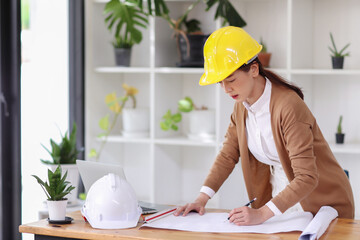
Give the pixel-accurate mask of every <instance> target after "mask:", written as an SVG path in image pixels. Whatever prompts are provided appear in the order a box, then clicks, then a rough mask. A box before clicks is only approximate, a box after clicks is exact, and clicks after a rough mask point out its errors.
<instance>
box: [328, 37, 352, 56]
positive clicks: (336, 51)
mask: <svg viewBox="0 0 360 240" xmlns="http://www.w3.org/2000/svg"><path fill="white" fill-rule="evenodd" d="M330 39H331V43H332V47H333V48H331V47H330V46H329V47H328V48H329V50H330V52H331V53H332V56H333V57H345V56H349V54H350V53H349V52H347V53H343V52H344V51H345V49H346V48H348V47H349V46H350V43H348V44H346V45H345V47H343V48H342V49H341V50H340V51H338V50H337V48H336V45H335V41H334V37H333V35H332V33H330Z"/></svg>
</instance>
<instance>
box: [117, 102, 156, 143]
mask: <svg viewBox="0 0 360 240" xmlns="http://www.w3.org/2000/svg"><path fill="white" fill-rule="evenodd" d="M122 120H123V132H122V133H123V136H124V137H148V136H149V125H150V124H149V122H150V117H149V109H147V108H124V109H123V112H122Z"/></svg>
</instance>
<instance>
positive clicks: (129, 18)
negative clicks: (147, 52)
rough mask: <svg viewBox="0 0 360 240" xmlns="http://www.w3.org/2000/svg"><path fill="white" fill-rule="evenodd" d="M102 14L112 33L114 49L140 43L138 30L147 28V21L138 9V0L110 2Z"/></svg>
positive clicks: (140, 37) (115, 0) (112, 0)
mask: <svg viewBox="0 0 360 240" xmlns="http://www.w3.org/2000/svg"><path fill="white" fill-rule="evenodd" d="M140 2H141V1H140ZM104 14H105V15H106V18H105V23H106V26H107V28H108V29H109V31H111V32H113V33H114V41H113V45H114V47H115V48H131V47H132V46H133V45H134V44H138V43H140V42H141V40H142V33H141V31H140V30H139V29H138V28H139V27H142V28H147V25H148V19H147V14H146V13H145V12H144V11H143V10H142V9H140V8H139V4H138V0H125V1H121V0H110V2H108V3H107V4H106V5H105V9H104Z"/></svg>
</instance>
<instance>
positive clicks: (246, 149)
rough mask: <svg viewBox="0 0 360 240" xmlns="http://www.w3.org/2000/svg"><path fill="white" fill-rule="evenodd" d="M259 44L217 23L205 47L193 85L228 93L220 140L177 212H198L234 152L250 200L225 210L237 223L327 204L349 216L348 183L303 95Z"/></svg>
mask: <svg viewBox="0 0 360 240" xmlns="http://www.w3.org/2000/svg"><path fill="white" fill-rule="evenodd" d="M261 48H262V46H261V45H259V44H258V43H257V42H256V41H255V40H254V39H253V38H252V37H251V36H250V35H248V34H247V33H246V32H245V31H244V30H243V29H241V28H237V27H224V28H221V29H219V30H217V31H215V32H214V33H213V34H211V35H210V37H209V38H208V40H207V41H206V43H205V46H204V58H205V73H204V74H203V76H202V77H201V79H200V85H208V84H213V83H218V84H220V86H221V87H222V88H223V89H224V91H225V93H226V94H228V95H229V96H230V97H232V98H233V99H234V100H235V105H234V111H233V113H232V115H231V121H230V125H229V127H228V130H227V133H226V136H225V141H224V143H223V147H222V149H221V151H220V153H219V154H218V156H217V157H216V160H215V162H214V164H213V166H212V168H211V170H210V173H209V175H208V177H207V178H206V180H205V183H204V186H203V187H202V189H201V190H200V194H199V196H198V198H197V199H196V200H195V201H194V202H193V203H189V204H186V205H185V206H181V207H179V208H178V209H177V211H176V212H175V213H174V214H175V215H176V216H178V215H180V214H182V215H184V216H185V215H187V214H188V213H189V212H190V211H192V210H195V211H197V212H199V213H200V214H201V215H202V214H204V212H205V205H206V203H207V201H208V200H209V199H210V198H211V197H212V196H213V195H214V194H215V192H217V191H218V190H219V188H220V187H221V185H222V184H223V182H224V181H225V180H226V178H227V177H228V176H229V175H230V173H231V172H232V170H233V169H234V167H235V165H236V164H237V163H238V161H239V157H241V166H242V170H243V175H244V180H245V185H246V188H247V192H248V196H249V199H254V198H256V201H254V202H253V203H252V204H251V206H252V208H249V207H247V206H242V207H239V208H235V209H233V210H232V211H231V212H230V213H229V221H230V222H232V223H234V224H237V225H254V224H260V223H262V222H264V221H266V220H267V219H269V218H270V217H272V216H274V215H279V214H282V213H284V212H285V211H310V212H312V213H313V214H316V213H317V211H318V210H319V209H320V207H322V206H331V207H333V208H335V209H336V210H337V211H338V214H339V217H342V218H354V200H353V194H352V190H351V186H350V183H349V181H348V179H347V177H346V174H345V173H344V171H343V169H342V168H341V167H340V165H339V164H338V162H337V161H336V159H335V157H334V156H333V154H332V152H331V150H330V148H329V145H328V144H327V142H326V140H325V139H324V137H323V135H322V133H321V131H320V129H319V126H318V125H317V123H316V120H315V118H314V116H313V115H312V113H311V112H310V110H309V109H308V108H307V106H306V104H305V103H304V101H303V98H304V96H303V93H302V91H301V90H300V89H299V88H298V87H296V86H294V85H292V84H290V83H288V82H287V81H285V80H283V79H281V78H280V77H279V76H277V75H276V74H274V73H272V72H271V71H269V70H265V69H264V68H263V66H262V65H261V63H260V61H259V60H258V58H257V54H258V53H259V52H260V51H261Z"/></svg>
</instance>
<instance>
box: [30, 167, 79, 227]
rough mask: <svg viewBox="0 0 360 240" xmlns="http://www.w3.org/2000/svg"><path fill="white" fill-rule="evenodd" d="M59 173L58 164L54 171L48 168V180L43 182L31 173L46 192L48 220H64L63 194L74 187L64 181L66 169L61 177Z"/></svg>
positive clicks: (64, 204)
mask: <svg viewBox="0 0 360 240" xmlns="http://www.w3.org/2000/svg"><path fill="white" fill-rule="evenodd" d="M61 175H62V170H61V166H60V165H58V166H57V168H56V170H55V171H54V172H52V171H51V170H50V169H48V182H44V181H42V180H41V179H40V178H39V177H38V176H36V175H32V176H33V177H34V178H36V180H37V182H38V183H39V184H40V186H41V188H42V189H43V190H44V192H45V194H46V197H47V205H48V210H49V220H50V221H65V217H66V216H65V215H66V205H67V200H68V199H67V198H65V196H66V195H68V194H69V193H70V192H71V191H72V190H74V189H75V187H74V186H72V185H71V184H70V182H68V181H66V177H67V171H66V172H65V174H64V175H63V176H62V177H61Z"/></svg>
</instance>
